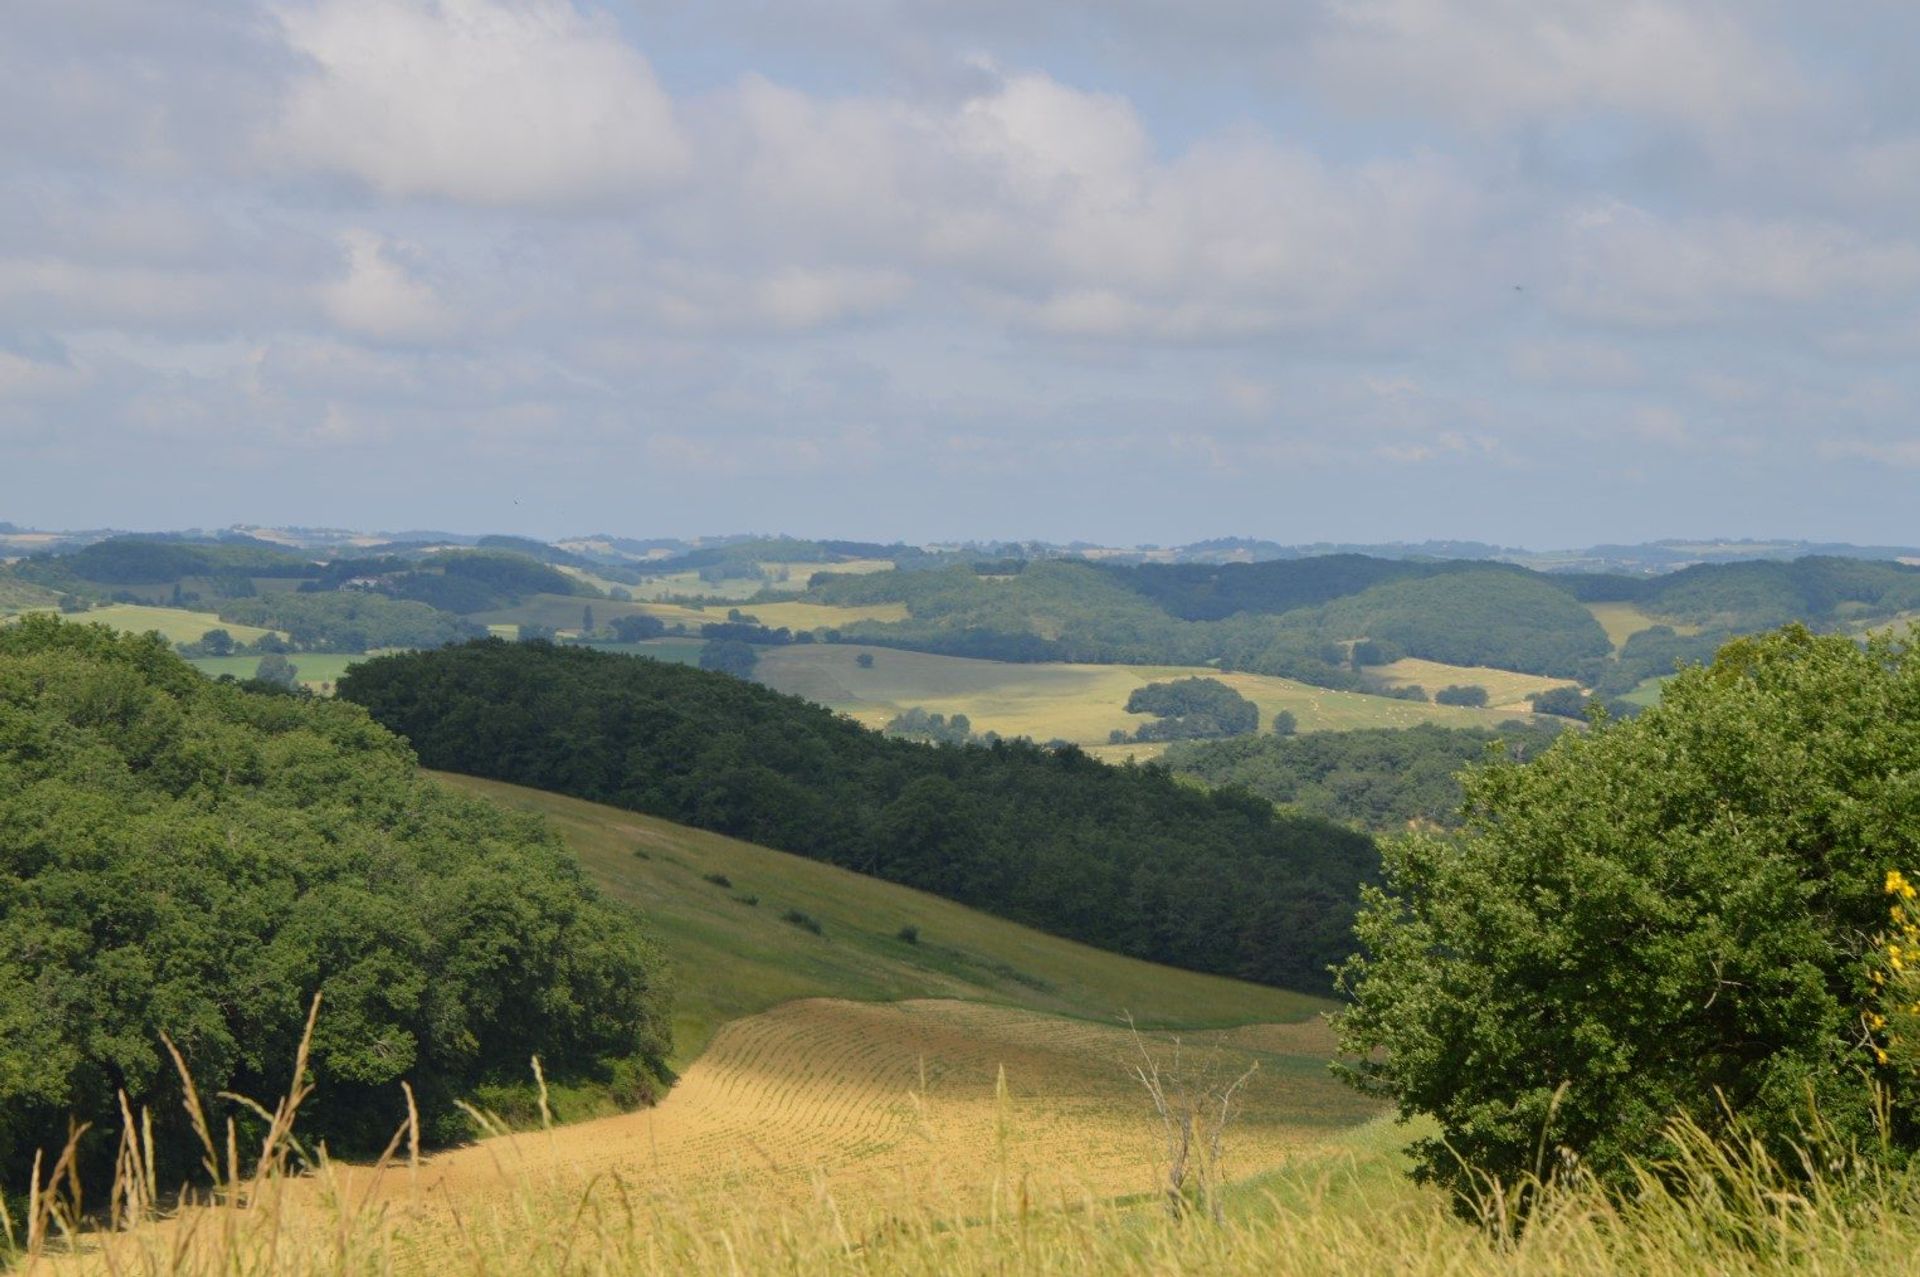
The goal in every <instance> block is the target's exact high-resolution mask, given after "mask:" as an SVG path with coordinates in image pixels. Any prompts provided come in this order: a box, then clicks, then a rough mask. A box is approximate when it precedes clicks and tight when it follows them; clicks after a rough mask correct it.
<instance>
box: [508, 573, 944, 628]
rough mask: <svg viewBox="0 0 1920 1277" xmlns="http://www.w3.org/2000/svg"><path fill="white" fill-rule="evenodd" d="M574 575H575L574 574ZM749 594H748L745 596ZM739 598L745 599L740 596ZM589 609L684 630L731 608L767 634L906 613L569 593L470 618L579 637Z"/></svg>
mask: <svg viewBox="0 0 1920 1277" xmlns="http://www.w3.org/2000/svg"><path fill="white" fill-rule="evenodd" d="M575 575H578V574H577V573H576V574H575ZM749 593H751V591H750V592H749ZM742 597H743V599H744V596H742ZM588 607H591V608H592V609H593V618H594V621H595V622H596V623H597V624H600V625H605V624H606V623H607V622H608V621H611V620H612V619H613V618H614V617H616V616H654V617H658V618H659V619H660V620H662V621H665V622H666V623H667V624H668V625H686V626H689V627H692V626H700V625H707V624H710V623H718V622H723V621H725V620H726V619H727V612H728V610H729V609H731V608H735V607H737V608H739V609H740V611H742V612H743V613H745V614H747V615H749V616H752V617H756V618H758V620H759V622H760V624H762V625H765V626H767V627H768V628H769V629H779V628H781V627H782V626H785V627H786V628H787V629H790V630H818V629H833V628H836V627H839V626H842V625H851V624H853V623H854V622H855V621H904V620H906V619H907V609H906V608H905V607H904V606H902V605H900V604H898V603H878V604H873V605H870V606H863V607H834V606H832V605H830V604H825V603H787V602H780V603H747V602H744V601H742V602H738V603H720V604H712V603H710V604H707V605H706V606H705V607H692V606H688V605H686V604H682V603H662V602H658V601H651V600H643V599H636V600H635V601H634V602H631V603H629V602H626V601H624V600H621V599H590V598H582V597H578V596H575V595H571V594H535V595H533V596H531V597H530V598H527V599H524V600H522V601H521V603H520V604H519V606H517V607H510V608H498V609H495V610H493V611H490V612H476V613H474V615H473V617H472V619H473V620H474V621H476V622H478V623H479V624H481V625H485V626H487V627H488V628H489V629H496V630H498V629H500V628H501V627H512V626H518V625H522V624H531V625H545V626H549V627H551V628H552V629H555V630H559V631H562V632H567V633H574V632H578V630H579V629H580V621H581V618H582V612H583V610H584V609H585V608H588Z"/></svg>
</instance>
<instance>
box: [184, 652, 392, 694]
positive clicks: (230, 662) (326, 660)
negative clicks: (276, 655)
mask: <svg viewBox="0 0 1920 1277" xmlns="http://www.w3.org/2000/svg"><path fill="white" fill-rule="evenodd" d="M376 655H378V653H373V652H289V653H288V654H287V659H288V660H290V661H292V662H293V668H294V670H295V677H297V678H298V679H299V680H300V682H301V683H303V684H305V685H306V686H308V687H311V688H313V689H314V690H316V691H318V690H319V687H320V684H322V683H337V682H339V681H340V676H341V675H342V674H344V673H346V672H347V667H348V666H350V665H355V664H357V663H359V662H361V661H365V660H371V659H372V658H373V657H374V656H376ZM187 664H189V665H191V666H193V667H194V668H195V669H197V670H199V671H200V672H201V673H202V674H205V675H206V676H207V677H208V678H219V677H220V676H221V675H223V674H231V675H232V676H233V677H235V678H238V679H249V678H252V677H253V672H254V670H255V669H256V668H258V667H259V664H260V658H259V657H258V656H201V657H194V658H191V659H189V660H188V662H187Z"/></svg>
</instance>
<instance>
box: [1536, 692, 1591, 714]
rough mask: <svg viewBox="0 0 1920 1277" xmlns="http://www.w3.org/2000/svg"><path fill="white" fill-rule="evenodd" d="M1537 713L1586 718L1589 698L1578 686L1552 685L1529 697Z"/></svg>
mask: <svg viewBox="0 0 1920 1277" xmlns="http://www.w3.org/2000/svg"><path fill="white" fill-rule="evenodd" d="M1527 700H1528V701H1530V702H1532V704H1533V712H1534V713H1536V714H1554V715H1557V716H1559V717H1561V718H1585V717H1586V716H1587V698H1586V695H1585V694H1584V693H1583V692H1581V690H1580V689H1579V688H1577V687H1550V688H1548V689H1547V690H1546V691H1544V692H1535V693H1533V694H1532V695H1531V696H1529V697H1527Z"/></svg>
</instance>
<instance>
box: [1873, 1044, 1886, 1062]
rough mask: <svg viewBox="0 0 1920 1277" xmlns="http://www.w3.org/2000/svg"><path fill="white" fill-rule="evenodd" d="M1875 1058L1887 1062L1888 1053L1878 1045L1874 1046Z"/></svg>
mask: <svg viewBox="0 0 1920 1277" xmlns="http://www.w3.org/2000/svg"><path fill="white" fill-rule="evenodd" d="M1873 1058H1874V1059H1876V1060H1878V1061H1879V1062H1880V1063H1882V1064H1885V1063H1886V1062H1887V1053H1886V1052H1885V1051H1882V1050H1881V1049H1880V1048H1879V1047H1877V1046H1876V1047H1874V1048H1873Z"/></svg>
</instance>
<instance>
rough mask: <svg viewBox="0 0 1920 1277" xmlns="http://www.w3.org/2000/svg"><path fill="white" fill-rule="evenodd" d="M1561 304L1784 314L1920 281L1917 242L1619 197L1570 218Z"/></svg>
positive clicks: (1697, 314) (1894, 292)
mask: <svg viewBox="0 0 1920 1277" xmlns="http://www.w3.org/2000/svg"><path fill="white" fill-rule="evenodd" d="M1563 252H1564V272H1565V274H1564V278H1563V279H1562V280H1561V281H1560V283H1559V285H1558V287H1557V289H1556V300H1557V302H1558V303H1559V304H1560V305H1561V306H1562V307H1563V308H1564V309H1565V310H1566V311H1568V312H1569V313H1571V314H1574V315H1578V316H1581V317H1584V318H1591V319H1598V320H1602V321H1605V322H1611V323H1624V324H1631V325H1644V326H1654V327H1658V326H1666V325H1677V324H1688V323H1700V322H1704V321H1707V320H1713V319H1739V318H1744V317H1749V316H1752V315H1755V314H1761V313H1766V314H1771V313H1776V312H1784V311H1790V310H1792V309H1793V308H1796V307H1805V306H1809V305H1812V304H1814V303H1819V302H1822V301H1826V300H1829V299H1833V298H1836V297H1842V296H1844V297H1845V299H1846V301H1847V303H1848V305H1849V306H1854V305H1859V304H1863V303H1869V302H1872V301H1874V300H1887V299H1898V298H1900V297H1902V296H1903V295H1905V294H1907V293H1908V292H1910V290H1911V289H1912V288H1913V287H1914V286H1915V285H1916V284H1920V244H1915V243H1913V242H1912V241H1909V240H1903V239H1878V238H1874V237H1872V236H1869V235H1867V234H1865V233H1863V232H1861V231H1858V230H1855V229H1853V228H1851V227H1848V226H1845V225H1839V224H1832V223H1822V222H1811V221H1802V220H1793V219H1785V218H1773V219H1763V218H1756V217H1745V216H1714V217H1682V218H1667V217H1660V216H1657V215H1655V214H1653V213H1650V212H1648V211H1646V210H1644V209H1641V208H1636V207H1634V206H1632V205H1628V204H1624V203H1618V202H1616V203H1611V204H1605V205H1601V206H1598V207H1594V208H1589V209H1585V210H1583V211H1581V212H1579V213H1576V214H1574V215H1573V216H1571V217H1570V218H1568V219H1567V222H1566V226H1565V230H1564V240H1563Z"/></svg>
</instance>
